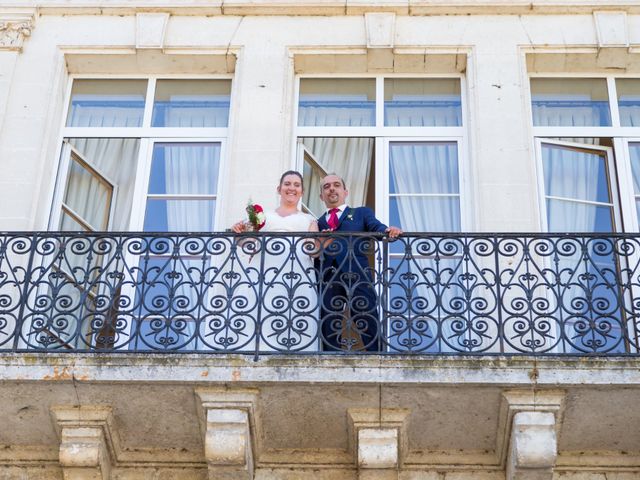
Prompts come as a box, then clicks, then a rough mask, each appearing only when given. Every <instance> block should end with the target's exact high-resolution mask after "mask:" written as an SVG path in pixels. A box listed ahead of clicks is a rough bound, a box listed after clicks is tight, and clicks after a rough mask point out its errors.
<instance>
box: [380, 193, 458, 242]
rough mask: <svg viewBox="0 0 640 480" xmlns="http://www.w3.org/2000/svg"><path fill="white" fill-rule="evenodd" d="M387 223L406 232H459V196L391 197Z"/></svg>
mask: <svg viewBox="0 0 640 480" xmlns="http://www.w3.org/2000/svg"><path fill="white" fill-rule="evenodd" d="M389 223H390V224H391V225H395V226H399V227H400V228H402V229H403V230H405V231H407V232H459V231H460V197H458V196H452V197H391V198H390V199H389ZM396 243H397V244H398V247H400V248H402V247H403V246H402V245H401V242H396ZM391 247H392V251H393V247H394V244H393V243H392V244H391Z"/></svg>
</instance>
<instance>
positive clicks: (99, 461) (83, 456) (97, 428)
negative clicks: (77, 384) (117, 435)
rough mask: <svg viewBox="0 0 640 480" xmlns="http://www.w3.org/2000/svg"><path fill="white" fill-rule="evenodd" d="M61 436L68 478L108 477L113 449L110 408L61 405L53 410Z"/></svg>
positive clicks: (97, 479)
mask: <svg viewBox="0 0 640 480" xmlns="http://www.w3.org/2000/svg"><path fill="white" fill-rule="evenodd" d="M51 412H52V415H53V417H54V421H55V423H56V426H57V430H58V433H59V436H60V455H59V460H60V465H61V466H62V471H63V475H64V479H65V480H109V478H110V477H111V466H112V452H113V447H112V446H111V445H112V441H111V438H112V436H111V431H112V428H111V424H112V414H111V408H110V407H105V406H92V405H81V406H61V407H52V409H51Z"/></svg>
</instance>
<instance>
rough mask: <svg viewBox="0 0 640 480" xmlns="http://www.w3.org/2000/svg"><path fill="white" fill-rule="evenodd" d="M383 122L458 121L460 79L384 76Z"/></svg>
mask: <svg viewBox="0 0 640 480" xmlns="http://www.w3.org/2000/svg"><path fill="white" fill-rule="evenodd" d="M384 124H385V125H387V126H394V127H396V126H397V127H452V126H453V127H455V126H460V125H462V108H461V101H460V80H459V79H457V78H442V79H439V78H437V79H436V78H432V79H413V78H407V79H405V78H401V79H386V80H385V81H384Z"/></svg>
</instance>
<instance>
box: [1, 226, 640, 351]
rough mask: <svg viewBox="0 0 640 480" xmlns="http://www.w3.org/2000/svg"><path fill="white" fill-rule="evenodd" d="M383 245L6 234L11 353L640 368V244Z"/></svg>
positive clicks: (366, 238)
mask: <svg viewBox="0 0 640 480" xmlns="http://www.w3.org/2000/svg"><path fill="white" fill-rule="evenodd" d="M381 240H384V241H381ZM386 240H387V238H386V235H384V234H370V233H356V234H349V233H342V232H340V233H339V232H334V233H309V232H300V233H295V232H287V233H270V232H264V233H263V232H259V233H250V234H235V233H229V232H221V233H197V232H196V233H166V232H94V233H86V232H0V352H1V351H65V352H145V353H149V352H176V353H179V352H183V353H186V352H193V353H208V354H213V353H243V354H251V355H254V356H258V355H262V354H273V353H296V354H313V355H316V354H324V353H331V354H336V353H337V354H343V353H349V354H350V353H354V354H369V353H375V354H403V355H404V354H422V355H433V354H439V355H440V354H464V355H518V354H519V355H522V354H525V355H592V356H594V355H595V356H601V355H616V356H638V354H639V346H640V345H639V343H640V340H639V339H638V333H639V332H638V330H639V323H640V319H639V318H638V316H639V311H640V237H639V236H638V235H634V234H617V233H615V234H594V233H584V234H583V233H559V234H556V233H405V234H403V235H402V236H401V237H400V238H398V239H395V240H393V241H386Z"/></svg>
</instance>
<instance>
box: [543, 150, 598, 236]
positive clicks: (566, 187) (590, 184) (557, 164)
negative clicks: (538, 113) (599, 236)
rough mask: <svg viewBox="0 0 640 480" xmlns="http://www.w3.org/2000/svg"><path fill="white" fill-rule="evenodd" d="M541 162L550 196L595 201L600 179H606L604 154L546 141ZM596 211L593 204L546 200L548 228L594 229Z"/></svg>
mask: <svg viewBox="0 0 640 480" xmlns="http://www.w3.org/2000/svg"><path fill="white" fill-rule="evenodd" d="M542 164H543V169H544V176H545V194H546V195H547V196H549V195H551V196H554V197H563V198H569V199H575V200H589V201H595V200H596V196H597V192H598V182H599V180H600V179H601V177H604V178H605V179H606V174H605V172H603V171H601V168H602V167H604V166H605V165H604V160H603V159H602V157H600V156H599V155H596V154H589V153H585V152H583V151H579V150H572V149H570V148H563V147H556V146H551V145H545V144H543V145H542ZM596 212H597V211H596V207H595V206H594V205H593V204H585V203H577V202H570V201H562V200H553V199H547V228H548V231H550V232H593V231H594V230H595V227H596V225H595V219H596Z"/></svg>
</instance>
